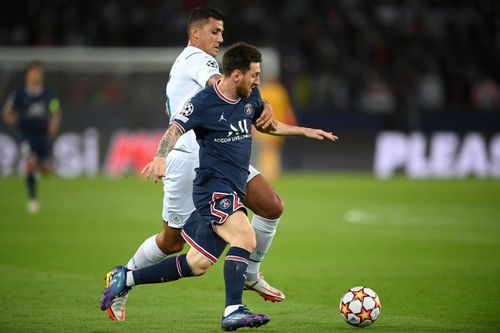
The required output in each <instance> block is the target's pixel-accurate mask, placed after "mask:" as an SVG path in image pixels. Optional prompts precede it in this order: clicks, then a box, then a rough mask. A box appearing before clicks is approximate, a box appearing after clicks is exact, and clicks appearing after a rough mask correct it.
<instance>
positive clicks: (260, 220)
mask: <svg viewBox="0 0 500 333" xmlns="http://www.w3.org/2000/svg"><path fill="white" fill-rule="evenodd" d="M223 20H224V14H223V13H222V12H220V11H219V10H217V9H214V8H209V7H198V8H196V9H194V10H193V12H192V13H191V16H190V18H189V21H188V38H189V43H188V46H187V47H186V48H185V49H184V50H183V51H182V53H181V54H180V55H179V56H178V57H177V59H176V61H175V63H174V64H173V66H172V69H171V71H170V76H169V80H168V83H167V87H166V95H167V96H166V111H167V113H168V114H169V116H170V118H171V119H173V118H175V117H176V116H177V115H178V114H179V113H180V112H181V111H182V110H183V109H184V106H185V104H186V103H187V102H188V101H189V99H191V97H193V96H194V95H195V94H196V93H197V92H199V91H201V90H202V89H203V88H205V87H206V86H208V85H212V84H214V83H215V82H217V80H219V79H220V78H221V74H220V72H219V65H218V63H217V61H216V60H215V59H214V57H215V56H216V55H217V53H218V51H219V47H220V44H221V43H222V42H223V38H222V33H223V31H224V23H223ZM220 121H225V119H223V116H221V119H220ZM273 124H274V120H273V118H272V111H271V109H270V107H269V105H266V107H265V110H264V112H263V115H262V116H261V117H260V118H259V119H258V120H257V125H260V126H261V127H263V128H266V127H269V126H274V125H273ZM198 150H199V146H198V143H197V142H196V136H195V134H194V132H193V131H190V132H188V133H186V134H185V135H183V136H182V137H181V138H180V139H179V141H177V143H176V145H175V148H174V150H173V151H172V152H171V153H170V154H169V155H168V158H167V166H166V168H167V169H166V177H164V179H163V183H164V199H163V214H162V217H163V221H164V222H165V223H164V225H163V230H162V231H161V232H160V233H159V234H157V235H153V236H151V237H149V238H148V239H146V240H145V241H144V242H143V243H142V244H141V246H140V247H139V248H138V249H137V251H136V253H135V254H134V256H133V257H132V258H131V259H130V260H129V262H128V263H127V268H129V269H131V270H137V269H140V268H143V267H147V266H150V265H153V264H156V263H158V262H159V261H161V260H162V259H164V258H165V257H167V256H168V255H170V254H173V253H176V252H179V251H181V250H182V249H183V246H184V240H183V238H182V237H181V235H180V234H181V230H182V226H183V225H184V223H185V222H186V220H187V219H188V217H189V216H190V215H191V213H192V212H193V211H194V210H195V207H194V204H193V200H192V187H193V179H194V177H195V171H194V169H195V168H196V167H198ZM244 204H245V206H246V207H248V208H249V209H251V210H252V212H253V213H254V216H253V218H252V227H253V229H254V230H255V234H256V240H257V246H256V248H255V251H254V252H253V253H252V254H251V255H250V260H249V265H248V268H247V272H246V282H245V288H246V289H247V290H253V291H256V292H257V293H259V294H260V295H261V296H262V297H263V298H264V299H265V300H270V301H273V302H281V301H283V300H284V299H285V295H284V294H283V293H282V292H281V291H280V290H278V289H276V288H274V287H272V286H270V285H269V284H268V283H267V282H266V281H265V280H264V278H263V277H262V275H261V274H260V263H261V261H262V259H263V258H264V256H265V254H266V253H267V250H268V249H269V247H270V245H271V242H272V240H273V238H274V234H275V232H276V227H277V225H278V222H279V218H280V216H281V214H282V213H283V208H284V206H283V201H282V200H281V199H280V198H279V196H278V194H277V193H276V192H275V191H274V189H273V188H272V187H271V185H270V184H269V183H268V182H267V181H266V180H265V179H264V177H263V176H262V175H261V174H260V173H259V172H258V171H257V170H256V169H255V168H253V167H251V166H250V170H249V176H248V181H247V197H246V199H245V202H244ZM110 276H111V274H110V273H108V274H107V275H106V283H107V284H109V283H110V280H109V279H110ZM127 297H128V293H124V294H123V295H120V296H119V297H117V298H115V299H114V301H113V303H112V304H111V306H110V307H109V308H107V313H108V315H109V317H110V318H111V319H112V320H119V321H122V320H125V302H126V300H127Z"/></svg>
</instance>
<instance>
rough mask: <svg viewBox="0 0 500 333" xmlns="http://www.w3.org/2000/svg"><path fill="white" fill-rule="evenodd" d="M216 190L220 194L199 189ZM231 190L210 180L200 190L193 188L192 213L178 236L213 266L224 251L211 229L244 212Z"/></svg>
mask: <svg viewBox="0 0 500 333" xmlns="http://www.w3.org/2000/svg"><path fill="white" fill-rule="evenodd" d="M213 187H216V188H218V189H220V190H222V191H213V192H205V191H203V189H207V188H213ZM230 191H231V187H230V186H228V185H227V184H223V183H220V182H218V181H217V179H212V180H209V181H207V183H205V184H204V186H202V187H200V186H196V185H195V186H194V187H193V199H194V200H193V201H194V202H195V206H196V210H195V211H194V212H193V214H191V216H190V217H189V219H188V220H187V221H186V224H185V225H184V227H183V229H182V232H181V235H182V237H183V238H184V240H185V241H186V242H187V243H188V244H189V245H190V246H191V247H194V248H195V249H196V250H197V251H198V252H200V253H201V254H202V255H203V256H204V257H205V258H207V259H208V260H209V261H210V262H212V263H213V264H215V263H216V262H217V259H218V258H219V257H220V255H221V254H222V252H223V251H224V249H225V247H226V241H225V240H223V239H222V238H220V237H219V235H217V234H216V233H215V230H214V225H221V224H223V223H224V222H226V220H227V218H228V217H229V216H230V215H231V214H233V213H234V212H235V211H237V210H240V209H241V210H243V211H244V212H245V213H246V208H245V206H244V205H243V203H242V200H241V199H240V197H239V196H238V194H236V192H234V191H233V192H230Z"/></svg>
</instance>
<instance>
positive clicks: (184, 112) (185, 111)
mask: <svg viewBox="0 0 500 333" xmlns="http://www.w3.org/2000/svg"><path fill="white" fill-rule="evenodd" d="M193 111H194V106H193V103H191V102H189V103H187V104H186V106H185V107H184V109H183V110H182V111H181V115H183V116H185V117H189V115H190V114H191V113H193Z"/></svg>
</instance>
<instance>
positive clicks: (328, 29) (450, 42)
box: [0, 0, 500, 112]
mask: <svg viewBox="0 0 500 333" xmlns="http://www.w3.org/2000/svg"><path fill="white" fill-rule="evenodd" d="M199 4H209V5H212V6H214V7H218V8H220V9H222V10H223V11H224V12H225V13H227V15H228V17H231V18H232V19H231V20H228V22H227V26H226V30H227V31H228V32H227V34H226V35H225V36H224V37H225V44H226V45H230V44H232V43H234V42H236V41H238V40H245V41H247V42H251V43H254V44H256V45H259V46H271V47H275V48H277V49H278V50H279V51H280V54H281V55H282V64H283V66H282V69H283V71H282V73H280V74H281V78H282V83H283V84H284V85H285V86H287V87H289V88H290V91H291V92H292V100H293V102H294V106H295V107H296V110H297V111H302V110H307V111H310V110H311V111H320V112H330V111H331V110H357V109H358V108H356V106H357V105H358V104H362V105H363V108H362V110H366V111H368V112H392V111H391V110H401V111H403V112H405V111H407V108H406V105H408V104H409V103H408V98H415V100H416V107H417V109H418V110H417V111H419V110H422V109H425V110H440V109H443V108H449V107H450V106H452V107H453V108H454V109H466V108H470V107H472V106H474V107H478V108H479V109H491V108H495V105H496V103H497V102H496V97H495V91H496V88H495V82H496V84H497V83H498V82H500V63H499V61H498V59H499V55H500V35H499V33H498V28H499V25H498V17H499V15H500V1H496V0H477V1H470V0H443V1H433V0H407V1H385V0H371V1H359V0H358V1H354V0H349V1H346V0H342V1H341V0H339V1H331V0H310V1H302V0H293V1H283V0H278V1H266V0H251V1H247V2H244V3H238V2H235V1H223V0H177V1H162V0H145V1H131V0H123V1H119V0H102V1H83V0H73V1H65V0H51V1H46V0H45V1H43V0H42V1H35V0H20V1H15V2H9V1H4V2H1V3H0V45H4V46H24V45H34V46H37V45H46V46H52V45H79V46H128V47H135V46H138V47H156V46H162V47H164V46H183V45H184V39H185V34H186V32H185V29H184V26H185V20H186V17H187V13H188V12H189V11H190V9H191V8H192V7H193V6H195V5H199ZM166 32H168V33H166ZM426 59H433V61H435V64H434V66H433V68H432V69H430V70H427V69H426V70H425V72H424V73H423V74H422V75H421V76H419V75H409V74H408V73H419V72H420V69H421V68H426V64H425V62H427V61H428V60H426ZM335 64H342V65H341V66H342V68H340V69H338V68H337V69H335V70H333V71H331V72H330V69H331V68H332V65H333V67H335V66H336V65H335ZM474 67H479V68H478V69H479V70H480V71H482V72H485V73H489V76H490V78H491V80H493V82H490V83H484V84H479V83H477V82H474V78H472V77H468V76H467V75H464V74H463V73H465V72H467V71H468V69H470V68H474ZM380 69H383V72H384V80H383V81H380V80H375V81H372V82H370V83H369V84H368V85H367V84H365V82H360V81H361V80H362V74H363V73H367V72H375V71H378V70H380ZM410 76H411V78H410ZM412 80H414V82H412ZM473 87H474V88H473ZM471 89H474V92H473V91H472V90H471ZM295 90H297V92H298V95H296V94H295ZM478 91H479V92H478ZM356 96H363V98H364V100H363V101H361V102H360V101H355V100H354V99H353V98H354V97H356Z"/></svg>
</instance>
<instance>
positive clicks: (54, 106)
mask: <svg viewBox="0 0 500 333" xmlns="http://www.w3.org/2000/svg"><path fill="white" fill-rule="evenodd" d="M60 107H61V104H60V103H59V100H58V99H57V98H52V99H51V100H50V102H49V111H50V112H51V113H54V112H57V111H59V108H60Z"/></svg>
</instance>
